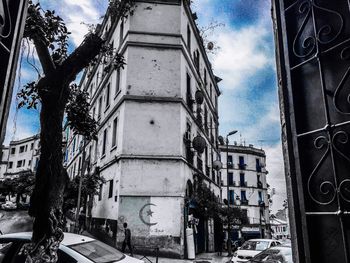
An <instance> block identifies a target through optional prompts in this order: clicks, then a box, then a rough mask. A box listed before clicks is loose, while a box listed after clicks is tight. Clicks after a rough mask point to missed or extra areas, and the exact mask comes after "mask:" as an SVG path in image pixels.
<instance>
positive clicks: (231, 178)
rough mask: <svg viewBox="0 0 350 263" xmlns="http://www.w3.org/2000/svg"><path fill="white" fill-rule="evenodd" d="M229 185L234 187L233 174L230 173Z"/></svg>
mask: <svg viewBox="0 0 350 263" xmlns="http://www.w3.org/2000/svg"><path fill="white" fill-rule="evenodd" d="M228 185H234V182H233V173H228Z"/></svg>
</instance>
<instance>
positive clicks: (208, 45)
mask: <svg viewBox="0 0 350 263" xmlns="http://www.w3.org/2000/svg"><path fill="white" fill-rule="evenodd" d="M213 48H214V43H213V42H209V43H208V44H207V49H208V50H213Z"/></svg>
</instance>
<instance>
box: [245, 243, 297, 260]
mask: <svg viewBox="0 0 350 263" xmlns="http://www.w3.org/2000/svg"><path fill="white" fill-rule="evenodd" d="M248 262H249V263H260V262H263V263H293V256H292V248H291V247H290V246H288V245H282V246H277V247H272V248H269V249H266V250H265V251H263V252H261V253H260V254H258V255H256V256H255V257H253V258H252V259H251V260H249V261H248Z"/></svg>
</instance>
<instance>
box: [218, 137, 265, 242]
mask: <svg viewBox="0 0 350 263" xmlns="http://www.w3.org/2000/svg"><path fill="white" fill-rule="evenodd" d="M219 149H220V153H221V161H222V163H223V165H224V167H225V168H227V169H222V170H221V179H222V199H223V200H224V199H226V200H229V201H230V205H231V206H235V207H239V208H241V209H242V210H243V211H244V212H245V213H246V214H247V217H248V220H249V223H248V224H246V225H241V226H238V227H237V228H235V229H233V230H232V233H231V235H232V236H231V239H232V240H236V239H238V238H240V237H242V236H243V237H244V239H245V240H247V239H251V238H270V226H269V224H270V222H269V218H270V214H269V196H268V193H267V190H268V184H267V178H266V177H267V174H268V172H267V170H266V168H265V167H266V155H265V152H264V150H262V149H257V148H254V147H253V145H251V144H250V145H249V146H245V145H242V144H240V145H238V144H237V143H236V142H235V144H234V145H220V146H219ZM227 189H228V195H227Z"/></svg>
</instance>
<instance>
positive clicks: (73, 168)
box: [73, 163, 76, 177]
mask: <svg viewBox="0 0 350 263" xmlns="http://www.w3.org/2000/svg"><path fill="white" fill-rule="evenodd" d="M75 168H76V163H74V166H73V176H74V177H75Z"/></svg>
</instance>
